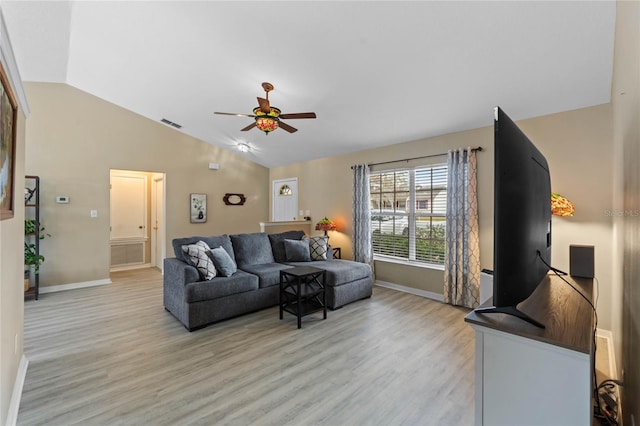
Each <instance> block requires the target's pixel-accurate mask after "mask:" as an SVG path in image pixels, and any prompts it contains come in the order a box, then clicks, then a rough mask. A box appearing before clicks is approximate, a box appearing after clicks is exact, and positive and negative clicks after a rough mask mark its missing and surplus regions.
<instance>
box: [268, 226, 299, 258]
mask: <svg viewBox="0 0 640 426" xmlns="http://www.w3.org/2000/svg"><path fill="white" fill-rule="evenodd" d="M302 237H304V231H286V232H281V233H279V234H269V242H270V243H271V250H272V251H273V258H274V259H275V261H276V262H286V261H287V255H286V253H285V251H284V240H301V239H302Z"/></svg>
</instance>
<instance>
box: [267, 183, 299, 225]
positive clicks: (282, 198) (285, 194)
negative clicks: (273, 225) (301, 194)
mask: <svg viewBox="0 0 640 426" xmlns="http://www.w3.org/2000/svg"><path fill="white" fill-rule="evenodd" d="M272 187H273V196H272V198H271V199H272V200H273V202H272V205H273V211H272V214H271V220H272V221H274V222H282V221H288V220H296V216H297V214H298V178H289V179H279V180H274V181H273V185H272Z"/></svg>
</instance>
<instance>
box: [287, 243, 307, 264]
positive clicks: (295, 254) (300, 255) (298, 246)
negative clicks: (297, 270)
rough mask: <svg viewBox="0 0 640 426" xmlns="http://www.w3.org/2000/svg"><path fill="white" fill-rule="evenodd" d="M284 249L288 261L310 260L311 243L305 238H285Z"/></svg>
mask: <svg viewBox="0 0 640 426" xmlns="http://www.w3.org/2000/svg"><path fill="white" fill-rule="evenodd" d="M284 251H285V253H286V255H287V262H309V261H311V255H310V254H309V243H307V242H306V241H305V240H284Z"/></svg>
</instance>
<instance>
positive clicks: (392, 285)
mask: <svg viewBox="0 0 640 426" xmlns="http://www.w3.org/2000/svg"><path fill="white" fill-rule="evenodd" d="M373 284H374V285H377V286H380V287H385V288H390V289H392V290H397V291H402V292H404V293H409V294H414V295H416V296H420V297H426V298H427V299H433V300H437V301H438V302H444V295H443V294H438V293H433V292H431V291H427V290H421V289H419V288H413V287H407V286H404V285H400V284H395V283H389V282H386V281H380V280H376V281H375V282H374V283H373Z"/></svg>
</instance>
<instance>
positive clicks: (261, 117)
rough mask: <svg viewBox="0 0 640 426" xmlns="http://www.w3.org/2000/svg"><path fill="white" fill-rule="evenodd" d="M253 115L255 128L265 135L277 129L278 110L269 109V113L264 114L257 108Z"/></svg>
mask: <svg viewBox="0 0 640 426" xmlns="http://www.w3.org/2000/svg"><path fill="white" fill-rule="evenodd" d="M253 114H254V115H255V116H256V127H257V128H258V130H260V131H262V132H264V133H265V134H267V135H268V134H269V132H273V131H274V130H276V129H277V128H278V116H279V115H280V110H279V109H278V108H276V107H271V108H270V110H269V112H267V113H265V112H264V111H262V110H261V109H260V107H258V108H254V110H253Z"/></svg>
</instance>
